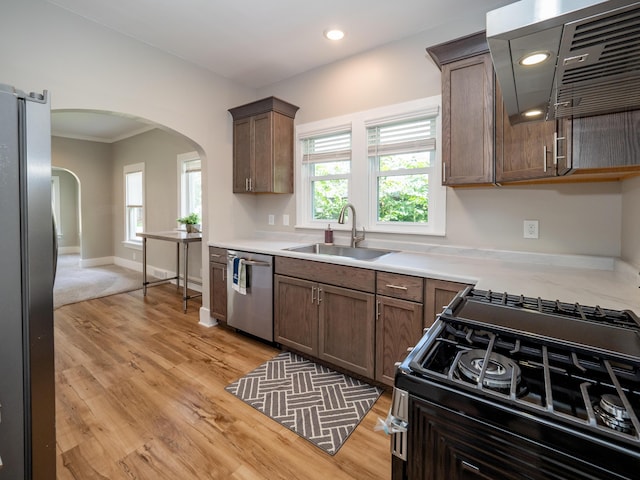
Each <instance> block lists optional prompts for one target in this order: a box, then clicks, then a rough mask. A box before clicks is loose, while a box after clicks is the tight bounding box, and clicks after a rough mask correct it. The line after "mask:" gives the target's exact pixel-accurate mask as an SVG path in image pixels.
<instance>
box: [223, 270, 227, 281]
mask: <svg viewBox="0 0 640 480" xmlns="http://www.w3.org/2000/svg"><path fill="white" fill-rule="evenodd" d="M226 279H227V269H226V268H223V269H222V281H223V282H224V281H225V280H226Z"/></svg>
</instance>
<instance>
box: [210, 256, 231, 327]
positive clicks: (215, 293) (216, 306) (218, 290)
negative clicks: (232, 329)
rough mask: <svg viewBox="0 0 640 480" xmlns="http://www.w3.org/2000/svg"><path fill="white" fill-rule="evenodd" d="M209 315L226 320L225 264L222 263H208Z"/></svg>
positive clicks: (222, 320)
mask: <svg viewBox="0 0 640 480" xmlns="http://www.w3.org/2000/svg"><path fill="white" fill-rule="evenodd" d="M209 299H210V302H211V309H210V310H209V315H210V316H211V317H213V318H215V319H216V320H219V321H221V322H224V323H226V322H227V266H226V265H225V264H223V263H213V262H212V263H210V264H209Z"/></svg>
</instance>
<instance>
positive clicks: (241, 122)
mask: <svg viewBox="0 0 640 480" xmlns="http://www.w3.org/2000/svg"><path fill="white" fill-rule="evenodd" d="M297 111H298V107H296V106H295V105H292V104H290V103H287V102H285V101H284V100H280V99H279V98H276V97H268V98H264V99H262V100H258V101H256V102H252V103H249V104H246V105H242V106H240V107H236V108H231V109H229V112H230V113H231V115H232V117H233V193H293V170H294V169H293V162H294V154H293V120H294V118H295V115H296V112H297Z"/></svg>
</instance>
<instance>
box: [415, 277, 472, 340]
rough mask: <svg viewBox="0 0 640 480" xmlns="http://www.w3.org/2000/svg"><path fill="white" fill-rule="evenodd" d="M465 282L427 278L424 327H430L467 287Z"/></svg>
mask: <svg viewBox="0 0 640 480" xmlns="http://www.w3.org/2000/svg"><path fill="white" fill-rule="evenodd" d="M467 287H468V285H465V284H464V283H456V282H447V281H445V280H434V279H430V278H429V279H427V281H426V282H425V291H424V299H425V300H424V323H423V327H424V328H429V327H430V326H431V325H432V324H433V322H435V321H436V316H438V315H440V314H441V313H442V310H444V307H446V306H447V305H449V303H450V302H451V300H453V297H455V296H456V294H457V293H458V292H460V291H461V290H464V289H465V288H467Z"/></svg>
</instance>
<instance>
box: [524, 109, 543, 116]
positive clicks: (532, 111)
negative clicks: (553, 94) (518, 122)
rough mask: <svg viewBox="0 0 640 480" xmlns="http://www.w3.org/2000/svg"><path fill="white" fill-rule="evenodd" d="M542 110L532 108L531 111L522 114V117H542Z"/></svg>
mask: <svg viewBox="0 0 640 480" xmlns="http://www.w3.org/2000/svg"><path fill="white" fill-rule="evenodd" d="M542 113H543V112H542V110H540V109H539V108H534V109H532V110H527V111H526V112H524V116H525V117H537V116H538V115H542Z"/></svg>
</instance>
